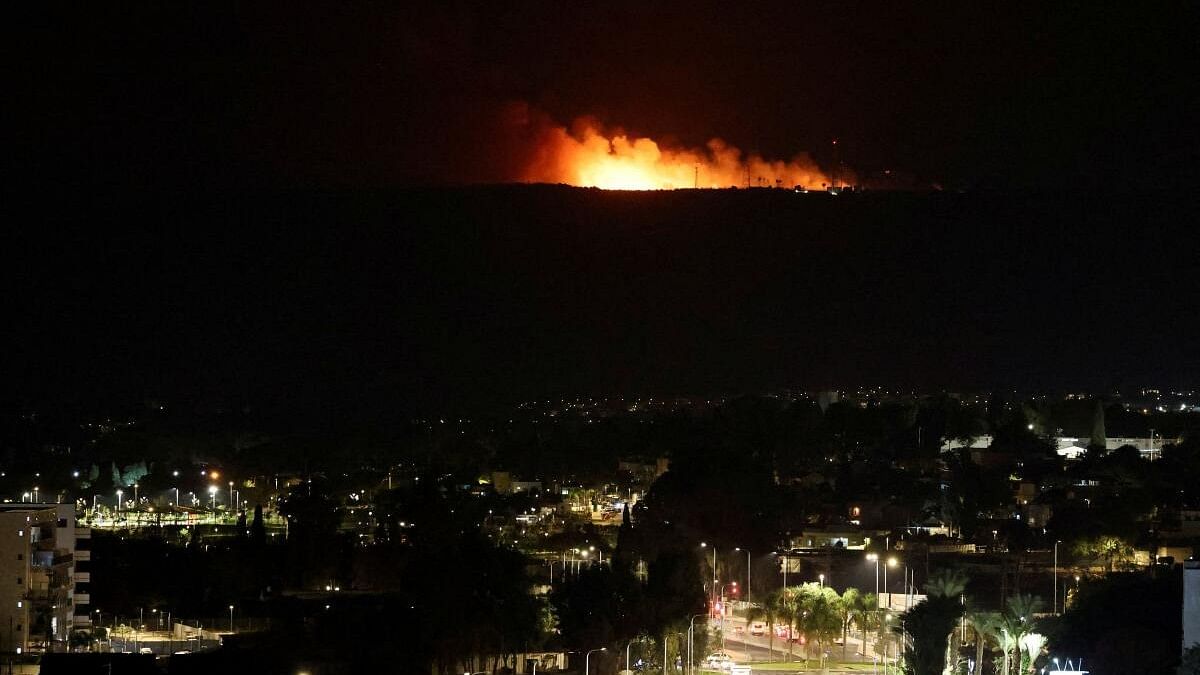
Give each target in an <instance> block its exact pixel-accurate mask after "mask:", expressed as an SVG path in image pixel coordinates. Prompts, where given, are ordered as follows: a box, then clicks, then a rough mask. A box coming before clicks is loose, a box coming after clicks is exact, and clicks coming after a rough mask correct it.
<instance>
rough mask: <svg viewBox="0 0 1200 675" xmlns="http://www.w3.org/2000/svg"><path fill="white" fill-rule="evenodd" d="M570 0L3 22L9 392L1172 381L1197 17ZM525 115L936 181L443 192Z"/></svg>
mask: <svg viewBox="0 0 1200 675" xmlns="http://www.w3.org/2000/svg"><path fill="white" fill-rule="evenodd" d="M580 4H584V3H478V4H475V3H437V6H436V7H427V8H422V7H413V6H410V3H353V4H352V5H351V6H349V7H347V6H341V5H337V4H330V5H329V6H327V7H325V8H323V9H316V8H313V7H309V6H301V7H297V6H287V5H282V4H280V5H272V4H270V3H266V4H257V3H253V4H247V5H243V4H236V5H235V4H224V3H215V4H214V3H209V4H203V5H201V4H195V5H192V4H173V5H170V6H157V5H150V4H146V5H127V4H120V5H116V6H104V7H100V6H88V7H83V8H80V7H65V6H64V7H60V8H58V9H53V8H51V9H47V8H44V7H37V8H34V7H23V8H21V9H20V10H19V12H20V13H19V14H17V15H15V16H14V18H13V20H12V25H13V26H14V27H17V28H18V30H17V31H16V32H17V33H18V34H17V35H16V36H15V42H14V43H13V44H14V45H15V47H16V51H17V53H18V54H20V55H21V57H22V58H20V59H19V61H18V63H19V64H20V65H21V67H20V68H18V69H17V70H18V72H17V73H16V78H15V84H14V88H13V89H12V91H14V92H15V94H16V95H14V96H12V100H13V101H14V102H15V105H14V106H12V108H13V120H14V121H13V125H12V127H10V128H11V129H12V130H14V131H15V132H16V133H15V134H13V138H12V139H11V142H10V144H9V147H10V152H9V153H7V156H8V161H9V163H10V168H11V169H13V171H10V173H12V174H15V175H18V176H19V178H18V181H17V183H16V187H17V189H15V190H13V192H14V193H15V198H14V199H13V200H11V201H10V203H9V205H8V206H9V209H8V210H9V211H10V215H11V217H10V218H8V219H7V220H8V221H9V225H10V228H11V230H13V231H14V234H15V236H13V237H12V238H10V239H9V240H8V242H7V243H8V245H7V246H5V247H4V248H5V250H4V252H3V254H2V256H3V258H2V260H3V269H2V272H0V274H3V277H2V278H3V281H4V288H5V296H6V298H7V300H8V303H7V304H8V305H9V310H8V312H7V313H6V322H5V323H6V324H7V329H6V330H5V341H6V343H7V347H6V348H5V349H4V353H3V361H2V362H0V365H2V366H3V372H4V373H5V375H4V382H5V384H4V396H3V401H4V402H5V403H13V404H18V405H20V406H26V407H42V408H44V407H46V406H51V407H53V406H61V407H71V408H73V409H79V410H89V411H95V410H103V409H105V408H125V407H128V406H131V405H138V404H140V403H141V402H142V401H143V400H145V399H146V398H151V397H162V398H164V399H167V400H170V401H182V402H184V403H185V404H187V405H193V404H194V405H196V406H200V407H203V406H210V407H230V406H233V407H237V406H242V405H247V406H254V407H258V408H269V409H272V410H273V411H275V412H277V413H278V414H279V415H280V416H281V417H287V416H288V415H291V416H292V417H293V418H295V419H312V417H313V415H315V414H318V413H319V414H320V415H325V416H329V417H338V416H353V415H355V414H357V413H358V412H359V411H364V410H366V411H371V413H369V414H368V415H367V418H368V419H369V418H370V417H371V415H374V414H381V413H380V411H389V413H395V412H396V411H407V410H425V411H436V410H447V409H456V408H458V409H464V408H471V407H473V406H481V405H496V404H507V403H509V402H511V401H515V400H520V399H522V398H527V397H541V396H548V395H558V394H569V395H574V394H584V395H588V394H592V393H602V394H603V393H630V392H633V393H638V392H649V393H654V392H669V393H709V392H721V393H731V392H738V391H745V390H757V389H761V388H767V387H782V386H811V387H826V386H853V385H857V384H883V385H894V386H912V387H926V388H941V387H948V388H990V387H993V386H1022V387H1062V388H1074V387H1088V388H1095V389H1105V388H1111V387H1113V386H1129V385H1135V386H1140V385H1145V384H1152V385H1153V384H1162V385H1164V386H1175V385H1179V386H1195V383H1196V378H1197V377H1198V376H1200V356H1198V353H1197V349H1198V348H1197V344H1200V340H1198V339H1197V337H1198V336H1200V326H1198V320H1197V311H1196V298H1197V297H1198V295H1197V291H1198V283H1197V271H1198V269H1197V262H1196V260H1197V256H1196V255H1195V250H1196V248H1197V247H1196V243H1197V236H1196V234H1195V231H1194V223H1195V216H1196V212H1197V211H1196V199H1195V197H1194V191H1195V185H1196V180H1197V171H1196V166H1197V152H1196V150H1197V143H1196V139H1195V134H1194V121H1195V113H1196V105H1195V103H1196V95H1195V94H1196V86H1195V81H1196V75H1197V72H1196V71H1197V68H1196V64H1197V62H1198V61H1197V58H1196V57H1197V54H1196V52H1197V41H1196V39H1195V32H1194V30H1193V29H1194V26H1195V25H1196V22H1195V19H1196V16H1195V12H1196V10H1195V8H1194V6H1191V5H1185V4H1184V3H1177V4H1176V3H1169V4H1165V5H1160V6H1158V7H1157V8H1156V9H1155V10H1153V11H1151V10H1149V9H1146V8H1138V7H1133V6H1130V7H1129V8H1127V9H1113V8H1110V7H1091V6H1085V7H1083V8H1081V9H1074V10H1068V9H1066V8H1057V7H1055V8H1049V7H1022V8H1013V7H1011V6H1006V5H999V6H997V7H996V8H995V9H993V10H984V9H979V8H976V7H967V6H966V3H945V4H942V3H920V4H916V3H913V4H908V3H899V4H898V6H893V7H884V6H880V7H879V8H874V9H871V10H870V11H867V10H865V9H862V8H857V9H854V8H852V7H851V5H850V4H849V3H836V4H831V5H816V4H812V5H799V4H797V3H787V4H779V5H773V4H770V3H755V4H753V5H752V6H742V5H738V4H736V3H735V4H729V3H723V4H719V5H717V4H714V5H712V6H705V5H703V3H688V4H686V5H684V4H670V3H631V4H625V3H586V6H577V5H580ZM514 102H521V103H524V104H528V105H529V106H530V107H531V109H533V110H536V111H540V114H542V115H544V117H545V119H547V120H552V121H553V123H556V124H569V123H570V122H571V121H572V120H574V119H575V118H577V117H579V116H584V115H588V116H593V117H595V118H596V119H598V120H600V121H601V122H602V123H603V124H605V125H610V126H619V127H622V128H625V129H627V130H629V131H630V132H633V133H637V134H644V135H649V136H652V137H654V138H655V139H658V140H660V141H664V142H667V143H670V144H679V145H683V146H696V145H700V144H702V143H704V142H705V141H706V140H707V139H709V138H712V137H714V136H719V137H721V138H724V139H726V140H727V141H729V142H731V143H733V144H735V145H737V146H738V147H741V148H744V149H746V150H751V151H757V152H761V153H763V154H765V155H767V156H773V157H788V156H791V155H792V154H794V153H796V152H798V151H809V152H811V153H812V155H813V157H814V158H816V159H817V161H818V162H827V161H828V160H829V158H830V157H829V154H828V153H829V141H830V140H831V139H832V138H835V137H836V138H838V139H839V140H840V147H841V148H842V151H841V152H842V157H841V158H842V160H843V161H844V162H845V163H846V164H847V165H849V166H851V167H854V168H855V169H858V170H860V171H862V172H870V171H876V170H881V169H884V168H890V169H894V170H898V171H904V172H909V173H911V174H912V175H914V176H917V177H918V179H919V180H920V181H922V184H932V183H937V184H938V185H940V186H943V187H945V188H947V189H948V190H947V192H944V193H937V194H933V193H929V194H919V195H902V194H892V195H875V196H872V197H869V198H859V199H856V200H853V201H846V202H844V203H836V204H835V203H831V202H830V201H829V200H828V199H827V198H816V197H812V198H809V199H808V200H804V198H802V197H798V196H796V195H790V194H787V193H779V194H769V193H763V192H756V193H745V192H742V193H734V192H723V193H706V194H695V193H685V192H680V193H665V194H656V195H628V194H625V195H622V194H604V193H597V192H594V191H581V190H566V189H552V188H534V187H506V188H502V187H480V186H471V185H470V184H474V183H493V182H501V183H503V182H508V181H511V180H513V179H514V177H515V176H517V175H519V171H520V168H521V167H522V166H523V164H524V163H525V162H526V161H527V160H528V158H529V156H530V153H531V152H532V151H533V149H532V148H530V147H528V144H527V140H528V139H527V138H525V137H522V135H521V134H520V133H514V132H513V130H512V129H511V127H510V126H508V125H507V124H506V120H505V115H504V111H505V110H507V109H510V107H511V105H512V104H513V103H514ZM464 186H466V187H464ZM960 190H963V191H964V192H959V191H960ZM798 200H804V201H798Z"/></svg>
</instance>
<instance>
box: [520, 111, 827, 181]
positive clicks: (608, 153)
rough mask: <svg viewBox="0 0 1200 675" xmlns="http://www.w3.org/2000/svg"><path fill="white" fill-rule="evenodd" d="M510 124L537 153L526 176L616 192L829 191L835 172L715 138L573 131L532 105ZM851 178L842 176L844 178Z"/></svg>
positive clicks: (589, 124) (587, 126)
mask: <svg viewBox="0 0 1200 675" xmlns="http://www.w3.org/2000/svg"><path fill="white" fill-rule="evenodd" d="M507 114H508V115H509V120H508V122H509V124H511V125H516V126H518V127H521V128H522V130H523V133H522V136H523V137H524V138H525V139H526V142H527V143H529V144H530V145H529V150H530V152H531V154H530V155H529V157H528V159H527V161H526V165H525V167H524V168H523V169H522V171H521V176H520V179H521V180H522V181H525V182H534V183H565V184H567V185H577V186H581V187H599V188H606V189H614V190H663V189H666V190H669V189H674V188H690V187H701V188H725V187H731V186H739V187H745V186H746V185H751V186H771V187H775V186H783V187H787V188H791V187H794V186H797V185H799V186H803V187H805V188H809V189H821V188H823V187H825V186H827V185H830V184H831V183H832V181H831V180H830V176H829V175H828V174H827V173H826V172H824V171H822V170H821V169H820V168H819V167H818V166H817V165H816V163H815V162H813V160H812V159H811V158H810V157H809V156H808V155H807V154H806V153H800V154H798V155H796V156H795V157H793V158H792V159H791V160H790V161H779V160H767V159H764V158H762V157H760V156H758V155H749V156H746V157H743V155H742V152H741V151H740V150H738V149H737V148H735V147H733V146H731V145H729V144H727V143H725V142H724V141H722V140H720V139H718V138H714V139H712V140H710V141H709V142H708V143H707V144H706V145H705V147H704V148H668V147H664V146H663V145H661V144H659V143H656V142H655V141H654V140H652V139H649V138H635V137H631V136H628V135H626V134H625V133H623V132H622V131H620V130H613V131H608V130H605V129H604V128H603V127H602V126H601V125H600V124H599V123H598V122H597V121H596V120H594V119H591V118H581V119H578V120H576V121H575V123H574V124H573V125H572V126H571V128H570V129H568V128H566V127H563V126H560V125H556V124H553V123H551V122H549V121H548V119H547V118H546V117H545V116H544V115H542V114H540V113H536V112H534V111H531V110H530V109H529V108H528V106H525V105H524V104H516V105H513V106H511V107H510V109H509V110H508V111H507ZM847 178H848V176H846V175H844V173H843V174H842V175H838V176H837V179H838V183H839V184H844V183H846V182H847Z"/></svg>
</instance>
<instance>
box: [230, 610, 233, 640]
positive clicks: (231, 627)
mask: <svg viewBox="0 0 1200 675" xmlns="http://www.w3.org/2000/svg"><path fill="white" fill-rule="evenodd" d="M229 632H230V633H232V632H233V605H230V606H229Z"/></svg>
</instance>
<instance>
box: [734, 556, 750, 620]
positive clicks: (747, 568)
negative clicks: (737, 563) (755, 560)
mask: <svg viewBox="0 0 1200 675" xmlns="http://www.w3.org/2000/svg"><path fill="white" fill-rule="evenodd" d="M733 550H735V551H741V550H742V549H741V547H737V546H735V547H734V549H733ZM746 606H747V607H749V606H750V551H749V550H747V551H746Z"/></svg>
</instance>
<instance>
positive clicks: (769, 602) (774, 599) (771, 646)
mask: <svg viewBox="0 0 1200 675" xmlns="http://www.w3.org/2000/svg"><path fill="white" fill-rule="evenodd" d="M780 616H781V613H780V608H779V593H778V592H776V593H772V594H770V595H769V596H767V599H766V600H765V601H764V602H763V603H762V605H761V606H754V607H751V608H750V609H749V610H747V611H746V624H747V625H749V624H752V623H754V622H755V621H762V622H763V623H765V624H766V625H767V653H768V654H769V655H770V657H771V658H772V659H774V658H775V625H776V624H777V623H779V618H780Z"/></svg>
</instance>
